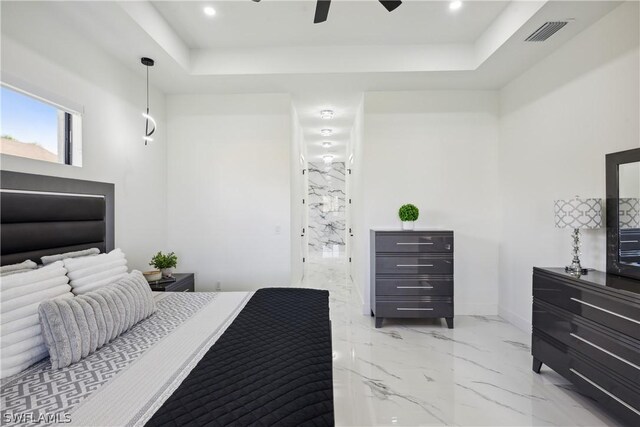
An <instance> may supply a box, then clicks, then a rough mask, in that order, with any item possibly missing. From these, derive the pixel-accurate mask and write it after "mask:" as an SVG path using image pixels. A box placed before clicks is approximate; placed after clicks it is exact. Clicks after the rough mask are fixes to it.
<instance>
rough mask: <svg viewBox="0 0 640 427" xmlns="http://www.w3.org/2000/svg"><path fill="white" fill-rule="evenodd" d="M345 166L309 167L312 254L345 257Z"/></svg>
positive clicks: (336, 164) (340, 163)
mask: <svg viewBox="0 0 640 427" xmlns="http://www.w3.org/2000/svg"><path fill="white" fill-rule="evenodd" d="M345 224H346V222H345V164H344V162H333V163H331V164H324V163H309V252H310V253H315V254H321V255H322V256H324V257H337V256H341V255H344V248H345Z"/></svg>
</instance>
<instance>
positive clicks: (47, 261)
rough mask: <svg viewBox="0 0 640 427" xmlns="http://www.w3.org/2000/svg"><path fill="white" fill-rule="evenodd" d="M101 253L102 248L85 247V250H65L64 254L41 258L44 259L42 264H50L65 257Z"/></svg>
mask: <svg viewBox="0 0 640 427" xmlns="http://www.w3.org/2000/svg"><path fill="white" fill-rule="evenodd" d="M99 253H100V249H98V248H91V249H85V250H83V251H73V252H65V253H63V254H57V255H47V256H43V257H42V258H40V261H42V264H44V265H48V264H51V263H52V262H56V261H62V260H63V259H66V258H79V257H83V256H91V255H98V254H99Z"/></svg>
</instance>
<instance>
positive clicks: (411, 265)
mask: <svg viewBox="0 0 640 427" xmlns="http://www.w3.org/2000/svg"><path fill="white" fill-rule="evenodd" d="M396 267H433V264H396Z"/></svg>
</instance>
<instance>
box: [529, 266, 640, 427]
mask: <svg viewBox="0 0 640 427" xmlns="http://www.w3.org/2000/svg"><path fill="white" fill-rule="evenodd" d="M531 341H532V343H531V353H532V355H533V370H534V371H535V372H538V373H539V372H540V368H541V366H542V364H545V365H547V366H549V367H550V368H552V369H553V370H555V371H556V372H558V373H559V374H561V375H563V376H564V377H566V378H567V379H569V380H570V381H571V382H573V383H574V384H575V385H576V386H577V387H578V388H579V389H580V390H581V391H582V392H583V393H585V394H587V395H589V396H591V397H592V398H594V399H595V400H597V401H598V402H600V403H601V404H602V405H603V406H604V407H606V408H608V409H609V410H610V411H611V413H613V414H615V415H617V416H618V417H619V418H620V420H622V421H624V422H625V423H628V424H629V425H635V426H638V425H640V281H638V280H634V279H627V278H624V277H620V276H614V275H611V274H606V273H603V272H599V271H590V272H589V274H587V275H583V276H581V277H577V276H573V275H571V274H567V273H565V272H564V269H561V268H534V269H533V333H532V338H531Z"/></svg>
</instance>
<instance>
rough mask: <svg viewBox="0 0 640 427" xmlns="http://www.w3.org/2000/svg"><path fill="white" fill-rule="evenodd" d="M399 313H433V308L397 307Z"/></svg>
mask: <svg viewBox="0 0 640 427" xmlns="http://www.w3.org/2000/svg"><path fill="white" fill-rule="evenodd" d="M396 310H398V311H433V308H405V307H397V308H396Z"/></svg>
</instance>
